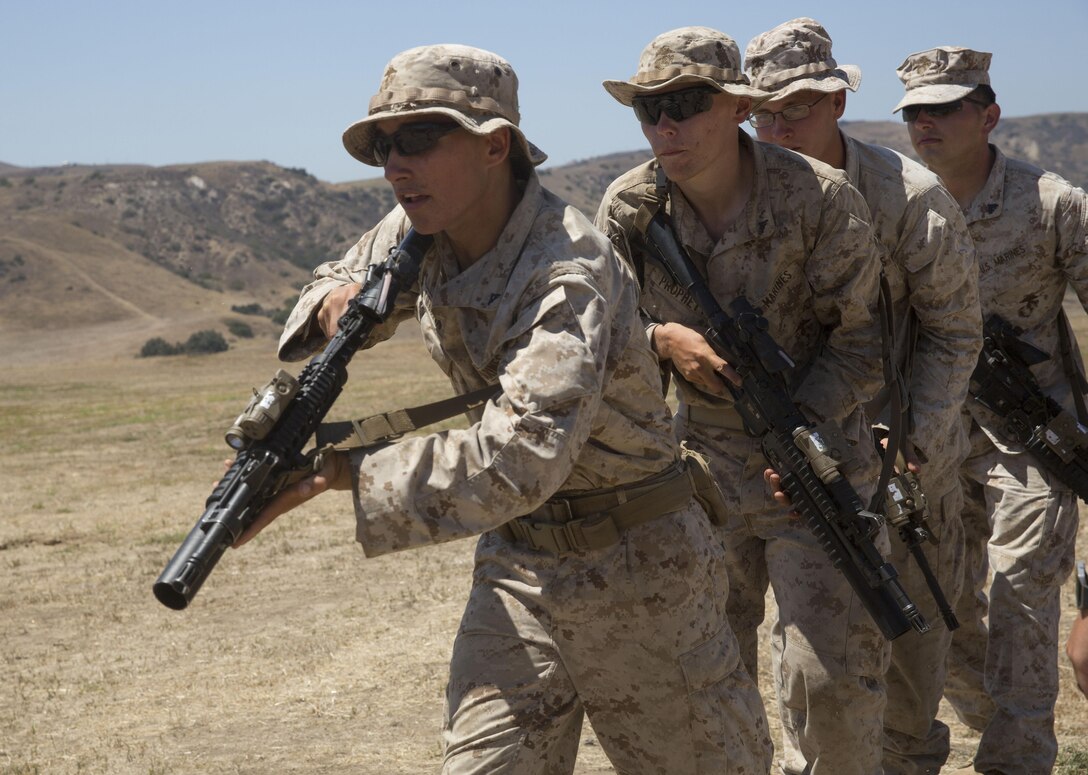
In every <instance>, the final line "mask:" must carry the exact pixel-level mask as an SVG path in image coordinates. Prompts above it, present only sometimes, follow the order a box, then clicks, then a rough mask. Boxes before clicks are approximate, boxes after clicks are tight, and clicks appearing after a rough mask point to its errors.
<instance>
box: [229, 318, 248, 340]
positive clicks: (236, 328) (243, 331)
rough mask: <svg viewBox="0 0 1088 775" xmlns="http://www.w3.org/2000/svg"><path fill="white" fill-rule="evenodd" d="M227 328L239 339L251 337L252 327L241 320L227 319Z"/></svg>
mask: <svg viewBox="0 0 1088 775" xmlns="http://www.w3.org/2000/svg"><path fill="white" fill-rule="evenodd" d="M227 330H228V331H230V332H231V333H232V334H234V335H235V336H236V337H238V338H239V339H252V338H253V329H252V328H250V327H249V323H245V322H243V321H241V320H228V321H227Z"/></svg>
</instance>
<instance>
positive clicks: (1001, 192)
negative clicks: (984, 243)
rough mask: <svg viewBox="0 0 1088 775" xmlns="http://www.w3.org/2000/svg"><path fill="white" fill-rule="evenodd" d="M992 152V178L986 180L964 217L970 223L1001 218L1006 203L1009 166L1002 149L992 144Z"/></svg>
mask: <svg viewBox="0 0 1088 775" xmlns="http://www.w3.org/2000/svg"><path fill="white" fill-rule="evenodd" d="M990 150H992V151H993V152H994V165H993V167H991V168H990V176H989V177H988V178H986V184H985V185H984V186H983V187H982V190H981V191H979V192H978V193H977V194H976V195H975V198H974V199H973V200H972V201H971V205H970V206H969V207H968V208H967V210H966V211H964V217H965V218H966V219H967V222H968V223H974V222H975V221H986V220H990V219H992V218H1000V217H1001V212H1002V209H1003V203H1004V201H1005V169H1006V167H1007V164H1006V158H1005V154H1003V153H1002V152H1001V149H1000V148H998V147H997V146H996V145H993V144H990Z"/></svg>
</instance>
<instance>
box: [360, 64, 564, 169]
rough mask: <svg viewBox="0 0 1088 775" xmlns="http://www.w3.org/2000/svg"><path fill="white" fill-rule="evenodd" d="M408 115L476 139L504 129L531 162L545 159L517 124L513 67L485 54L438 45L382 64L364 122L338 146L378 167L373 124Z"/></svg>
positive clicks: (518, 119)
mask: <svg viewBox="0 0 1088 775" xmlns="http://www.w3.org/2000/svg"><path fill="white" fill-rule="evenodd" d="M408 115H412V116H446V117H448V118H451V119H453V120H454V121H456V122H457V123H458V124H460V125H461V126H462V127H464V128H465V129H467V130H468V131H469V132H472V133H473V134H476V135H487V134H490V133H491V132H494V131H495V130H497V129H500V128H502V127H508V128H509V129H510V130H511V133H512V135H513V137H514V139H515V140H516V142H517V143H518V145H519V146H520V148H521V150H522V152H523V154H524V156H525V157H526V158H527V159H528V160H529V162H530V163H531V164H533V165H534V166H535V165H537V164H540V163H541V162H543V161H544V160H545V159H547V158H548V156H547V154H545V153H544V152H543V151H541V150H540V149H539V148H537V147H536V146H535V145H533V144H532V143H530V142H529V141H528V139H526V137H525V134H524V133H523V132H522V131H521V128H520V127H519V126H518V124H519V123H520V121H521V114H520V113H519V112H518V77H517V75H516V74H515V73H514V68H513V67H511V66H510V63H509V62H507V61H506V60H505V59H503V58H502V57H500V56H499V55H498V54H492V53H491V52H490V51H484V50H483V49H479V48H473V47H471V46H461V45H456V44H449V43H444V44H439V45H434V46H420V47H418V48H412V49H408V50H407V51H402V52H401V53H399V54H397V55H396V56H395V57H393V58H392V59H391V60H389V64H387V65H386V66H385V73H384V74H383V75H382V82H381V86H379V87H378V93H377V94H375V95H374V96H373V97H371V98H370V110H369V112H368V113H367V116H366V118H364V119H360V120H359V121H356V122H355V123H354V124H352V125H351V126H349V127H348V128H347V130H345V132H344V147H345V148H346V149H347V151H348V153H350V154H351V155H352V156H354V157H355V158H356V159H358V160H359V161H361V162H363V164H369V165H371V166H375V167H376V166H379V165H378V162H377V160H376V159H375V158H374V135H375V132H376V131H377V129H376V125H377V123H378V122H379V121H384V120H386V119H390V118H401V117H403V116H408Z"/></svg>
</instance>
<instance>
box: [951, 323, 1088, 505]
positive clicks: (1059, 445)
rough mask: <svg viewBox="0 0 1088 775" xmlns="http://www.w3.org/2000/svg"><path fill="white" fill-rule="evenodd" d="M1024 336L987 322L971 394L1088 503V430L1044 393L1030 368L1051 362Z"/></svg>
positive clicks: (1048, 468)
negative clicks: (1044, 362)
mask: <svg viewBox="0 0 1088 775" xmlns="http://www.w3.org/2000/svg"><path fill="white" fill-rule="evenodd" d="M1021 333H1022V330H1021V329H1019V328H1016V327H1015V326H1013V325H1012V324H1011V323H1009V322H1008V321H1006V320H1004V319H1003V318H1001V317H1000V316H999V315H991V316H990V317H989V318H987V320H986V323H985V325H984V326H983V330H982V336H983V338H982V352H981V354H980V355H979V358H978V365H977V366H976V367H975V370H974V372H973V373H972V374H971V383H970V388H969V391H970V393H971V396H972V397H973V398H974V399H975V400H976V401H978V402H979V403H980V404H982V405H983V406H985V407H986V408H987V409H989V410H991V411H992V412H994V413H995V414H997V415H998V416H999V417H1000V418H1001V419H1002V420H1004V423H1005V431H1006V433H1008V434H1009V436H1011V437H1012V438H1013V439H1015V440H1016V441H1018V442H1020V443H1021V444H1023V445H1024V447H1025V449H1027V451H1028V452H1029V453H1031V455H1032V456H1033V457H1034V458H1035V459H1036V460H1037V461H1038V462H1039V464H1040V465H1041V466H1042V467H1043V468H1045V469H1046V470H1047V471H1049V472H1050V473H1052V474H1054V476H1055V477H1056V478H1057V479H1058V481H1060V482H1062V483H1063V484H1065V485H1066V486H1067V487H1069V488H1070V489H1071V490H1073V492H1075V493H1076V494H1077V496H1078V497H1080V498H1081V499H1082V500H1084V501H1088V428H1085V427H1084V426H1083V425H1081V424H1080V423H1079V422H1077V420H1076V418H1075V417H1073V415H1071V414H1069V412H1067V411H1065V410H1064V409H1062V407H1061V405H1060V404H1059V403H1058V402H1057V401H1055V400H1054V399H1053V398H1051V397H1050V396H1048V395H1046V394H1045V393H1043V391H1042V389H1041V388H1040V387H1039V383H1038V381H1037V380H1036V379H1035V375H1034V374H1032V373H1031V369H1030V368H1029V367H1030V366H1034V365H1035V364H1038V363H1042V362H1043V361H1045V360H1048V359H1049V357H1050V356H1049V355H1047V354H1046V353H1045V352H1043V351H1042V350H1040V349H1038V348H1037V347H1034V346H1033V345H1030V344H1028V343H1027V342H1025V341H1024V340H1022V339H1020V334H1021ZM1074 389H1076V388H1075V387H1074Z"/></svg>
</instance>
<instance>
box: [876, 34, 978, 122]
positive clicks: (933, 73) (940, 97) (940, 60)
mask: <svg viewBox="0 0 1088 775" xmlns="http://www.w3.org/2000/svg"><path fill="white" fill-rule="evenodd" d="M991 56H992V55H991V54H989V53H987V52H985V51H973V50H971V49H969V48H962V47H960V46H938V47H937V48H931V49H929V50H927V51H919V52H918V53H916V54H911V55H910V56H909V57H907V58H906V59H905V60H903V64H901V65H899V67H897V68H896V69H895V74H896V75H898V76H899V80H900V81H902V82H903V86H904V87H906V90H907V93H906V95H905V96H904V97H903V99H901V100H900V101H899V104H898V105H896V106H895V107H894V108H892V113H895V112H896V111H898V110H902V109H903V108H905V107H907V106H908V105H941V104H943V103H945V102H954V101H955V100H958V99H961V98H963V97H966V96H967V95H968V94H970V93H971V92H973V91H974V90H975V89H977V88H978V87H979V86H983V85H986V86H989V85H990V72H989V70H990V57H991Z"/></svg>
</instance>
